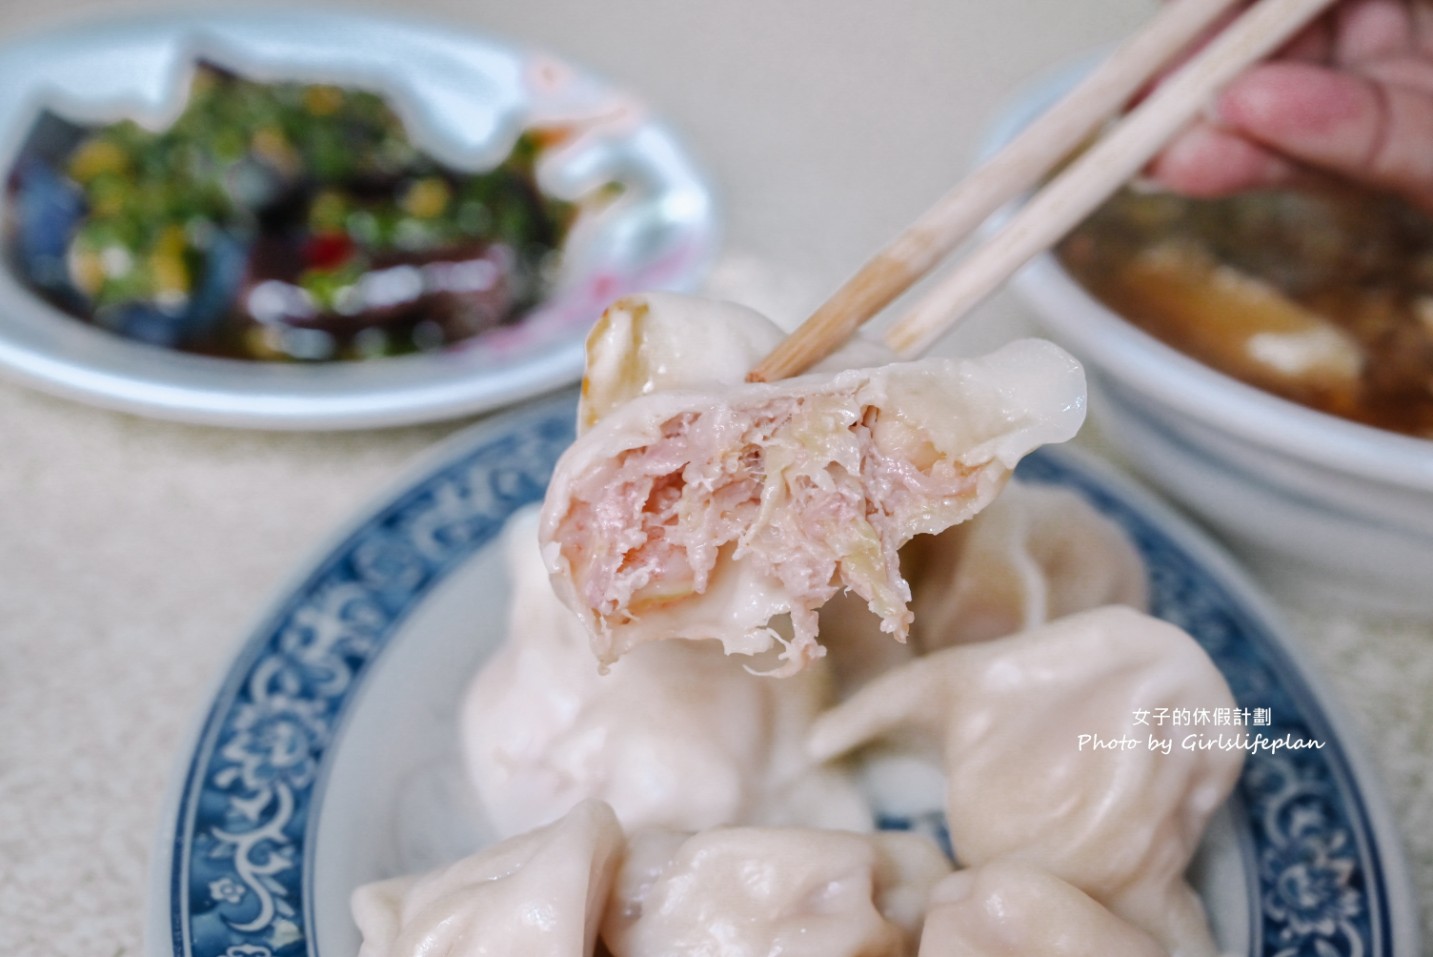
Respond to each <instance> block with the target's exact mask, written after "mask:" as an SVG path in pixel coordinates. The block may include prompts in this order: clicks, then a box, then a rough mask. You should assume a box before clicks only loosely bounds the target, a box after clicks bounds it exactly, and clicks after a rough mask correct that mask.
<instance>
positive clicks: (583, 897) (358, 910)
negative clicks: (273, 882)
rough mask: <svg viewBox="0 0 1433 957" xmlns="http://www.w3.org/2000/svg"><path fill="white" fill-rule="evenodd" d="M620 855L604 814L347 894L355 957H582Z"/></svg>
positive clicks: (603, 810) (591, 806)
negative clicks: (356, 941) (359, 937)
mask: <svg viewBox="0 0 1433 957" xmlns="http://www.w3.org/2000/svg"><path fill="white" fill-rule="evenodd" d="M623 847H624V837H623V834H622V828H621V826H620V825H619V824H618V823H617V818H616V816H615V815H613V813H612V809H611V808H609V807H607V806H606V805H605V804H603V803H601V802H600V801H587V802H584V803H582V804H579V805H578V806H577V807H575V808H573V810H572V812H571V813H570V814H568V815H567V816H566V817H564V818H563V819H562V820H560V821H557V822H556V823H553V824H550V825H548V826H547V827H544V828H540V829H538V830H536V831H532V832H531V833H528V834H523V835H520V836H518V837H513V838H509V839H508V840H506V841H503V842H501V843H500V844H496V845H494V846H492V847H490V848H488V849H486V850H483V851H480V852H478V853H477V854H474V855H472V856H471V857H466V858H463V859H462V860H460V861H457V862H456V863H454V864H450V865H448V866H447V867H444V868H441V869H439V870H436V871H433V872H431V873H428V874H423V875H420V876H409V877H397V878H393V879H391V880H386V881H379V882H377V883H374V884H365V885H363V886H362V887H359V888H358V889H357V890H355V891H354V892H353V898H352V902H351V904H352V910H353V918H354V922H355V923H357V924H358V929H359V931H360V932H361V933H362V934H363V945H362V946H361V947H360V948H359V951H358V955H359V957H495V955H504V957H505V955H509V954H524V955H528V957H549V955H550V957H575V955H578V954H581V955H585V957H591V955H592V953H593V951H594V949H595V946H596V941H597V932H598V928H599V926H600V924H601V921H602V915H603V908H604V907H605V905H606V903H607V900H608V897H609V895H610V892H611V888H612V881H613V878H614V877H615V875H616V872H617V866H618V862H619V860H620V859H621V854H622V850H623Z"/></svg>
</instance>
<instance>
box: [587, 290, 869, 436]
mask: <svg viewBox="0 0 1433 957" xmlns="http://www.w3.org/2000/svg"><path fill="white" fill-rule="evenodd" d="M786 335H787V331H786V330H785V329H782V328H781V326H779V325H777V324H776V323H774V322H772V321H771V320H770V319H768V318H766V317H765V316H763V315H762V314H761V313H759V312H757V311H756V310H754V309H749V308H747V307H746V306H742V305H738V304H737V303H734V302H721V301H716V300H711V299H703V298H700V297H697V296H683V295H678V294H677V293H671V292H646V293H641V294H639V295H634V296H625V297H623V298H622V299H619V300H617V301H616V302H614V303H613V304H612V305H611V306H609V307H608V308H607V311H606V312H604V313H603V314H602V316H601V317H600V318H599V319H598V320H597V322H596V323H595V324H594V325H593V327H592V331H591V332H590V333H588V336H587V364H586V368H585V370H584V373H583V378H582V399H581V401H580V402H579V404H578V407H577V426H578V429H579V430H580V431H585V430H587V429H589V428H591V427H592V426H594V425H596V424H597V421H598V420H599V419H601V418H602V417H603V416H605V415H607V414H608V413H609V412H612V411H613V410H614V409H616V408H618V407H619V406H621V405H622V404H623V403H625V402H627V401H628V400H630V399H635V398H636V397H637V396H639V395H648V394H650V393H652V392H670V391H673V390H691V389H703V390H707V389H713V388H721V387H723V386H731V385H737V384H739V383H742V382H745V381H746V374H747V373H748V372H750V371H751V370H752V368H754V367H755V366H756V364H757V363H758V362H760V361H761V360H762V359H763V358H765V357H766V356H767V354H768V353H770V352H771V350H772V349H775V348H776V347H777V345H778V344H780V342H781V340H782V339H784V338H786ZM895 359H896V355H895V353H894V352H892V351H891V350H890V349H889V348H888V347H886V346H885V345H884V344H883V343H881V342H880V341H879V340H875V339H866V338H864V337H862V336H859V335H858V336H855V337H852V339H851V340H850V341H849V342H847V343H846V344H845V345H844V346H842V347H841V348H840V349H838V350H836V351H835V352H833V353H832V354H831V355H829V356H827V357H826V358H825V359H823V360H821V362H819V363H817V365H816V366H814V367H813V371H817V372H835V371H838V370H841V369H859V368H867V367H870V366H877V365H883V364H885V363H887V362H894V361H895Z"/></svg>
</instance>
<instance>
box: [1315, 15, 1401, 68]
mask: <svg viewBox="0 0 1433 957" xmlns="http://www.w3.org/2000/svg"><path fill="white" fill-rule="evenodd" d="M1333 21H1334V30H1333V33H1334V36H1335V38H1336V39H1335V42H1334V48H1333V51H1332V52H1333V59H1334V62H1336V63H1344V64H1355V63H1365V62H1368V61H1370V60H1378V59H1381V58H1385V57H1391V56H1398V55H1400V54H1405V53H1408V52H1410V50H1412V48H1413V40H1414V38H1413V21H1412V12H1411V10H1410V8H1409V5H1408V4H1407V3H1406V2H1405V0H1344V2H1343V3H1342V4H1340V5H1339V6H1338V7H1337V8H1336V9H1335V10H1334V13H1333Z"/></svg>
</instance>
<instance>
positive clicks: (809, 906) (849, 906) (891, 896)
mask: <svg viewBox="0 0 1433 957" xmlns="http://www.w3.org/2000/svg"><path fill="white" fill-rule="evenodd" d="M949 873H950V862H949V861H948V860H947V859H946V857H945V855H944V854H943V853H941V851H940V850H939V849H937V848H936V846H935V845H934V844H933V843H931V842H930V841H929V840H927V839H926V838H923V837H920V836H918V835H915V834H910V833H900V832H891V831H882V832H879V833H876V834H869V835H865V834H849V833H845V832H842V831H827V830H817V829H812V828H746V827H734V828H716V829H713V830H709V831H703V832H701V833H699V834H695V835H691V836H687V835H683V834H676V833H672V832H660V831H658V832H648V833H644V834H637V835H634V836H633V838H632V840H631V842H630V844H629V849H628V853H627V857H626V859H625V860H624V862H623V864H622V868H621V871H620V872H619V874H618V877H617V882H616V886H615V887H614V890H613V900H612V903H611V905H610V906H609V907H608V913H607V919H606V920H605V921H604V922H603V925H602V942H603V943H604V944H605V945H606V946H607V948H608V949H609V950H610V951H611V952H612V954H613V957H669V955H672V954H720V955H722V957H766V955H769V954H781V955H783V957H903V955H907V954H914V953H915V948H916V946H917V941H918V940H919V937H920V928H921V922H922V921H923V920H924V916H925V907H926V899H927V897H928V895H929V892H930V888H931V887H932V886H933V885H935V883H936V882H937V881H939V880H940V879H941V878H942V877H944V876H945V875H947V874H949Z"/></svg>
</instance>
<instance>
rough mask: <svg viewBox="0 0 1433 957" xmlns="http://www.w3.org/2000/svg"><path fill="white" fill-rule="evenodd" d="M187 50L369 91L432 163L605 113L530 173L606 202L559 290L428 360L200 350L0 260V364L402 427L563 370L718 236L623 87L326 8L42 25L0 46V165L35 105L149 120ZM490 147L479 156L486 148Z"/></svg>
mask: <svg viewBox="0 0 1433 957" xmlns="http://www.w3.org/2000/svg"><path fill="white" fill-rule="evenodd" d="M197 57H203V58H204V59H207V60H211V61H213V62H215V63H217V64H219V65H221V66H225V67H230V68H232V69H235V70H237V71H240V72H242V73H244V74H246V75H248V76H250V77H253V78H255V79H265V80H278V79H294V80H301V81H310V82H314V81H325V82H337V83H340V84H342V83H351V84H353V85H355V86H364V87H367V88H371V89H375V90H377V91H378V92H380V93H382V94H383V95H384V96H385V97H386V98H387V99H388V100H389V101H390V102H391V103H392V104H393V105H394V107H395V109H396V110H397V111H398V113H399V114H400V115H401V116H402V117H403V118H404V120H405V123H406V125H407V126H408V127H409V133H410V136H412V138H413V139H414V141H415V142H416V143H417V145H419V146H420V147H422V148H424V149H425V150H427V151H428V152H430V153H431V154H433V155H435V156H436V157H437V158H439V159H440V160H443V161H445V162H449V163H452V164H453V165H456V166H462V165H464V164H465V163H466V164H468V165H473V164H474V163H479V164H480V163H482V162H494V161H495V160H496V159H500V158H501V155H502V154H501V153H499V154H498V155H496V156H490V155H487V154H491V153H492V152H493V150H494V149H496V148H497V147H498V146H499V145H500V146H501V147H502V148H503V149H504V150H505V149H506V146H507V145H508V144H510V143H511V141H512V138H513V137H514V136H515V135H516V133H517V131H519V130H520V129H521V128H522V127H524V126H527V125H529V124H530V123H532V122H534V121H541V120H547V121H553V120H563V119H569V120H570V119H573V118H582V117H592V116H598V115H604V114H605V115H608V116H610V115H611V114H612V112H613V110H614V108H615V109H619V110H623V111H624V112H623V115H624V121H623V122H620V123H604V124H594V126H593V128H592V129H593V131H592V132H589V133H584V134H583V135H582V136H580V137H578V138H577V140H576V145H575V146H574V147H564V148H563V149H561V150H559V151H558V153H556V154H554V155H553V156H552V157H551V159H552V162H551V164H550V165H549V166H548V167H546V168H544V169H543V171H542V172H541V182H542V185H543V187H544V189H545V191H546V192H549V193H552V194H554V195H557V196H560V197H566V196H570V195H571V196H575V195H577V194H579V193H581V192H583V191H584V190H586V189H590V188H591V187H592V186H593V185H595V184H600V183H602V182H605V181H608V180H614V179H615V180H617V181H619V182H620V183H622V185H623V192H622V194H621V196H620V197H619V198H618V199H617V200H615V201H614V202H612V203H611V204H610V205H608V206H606V207H604V208H603V209H602V210H601V211H599V212H598V213H596V214H594V215H592V216H590V217H589V218H587V219H586V220H585V221H583V222H581V223H580V224H579V225H578V226H577V227H576V228H575V229H574V231H573V233H572V234H571V235H570V236H569V239H568V242H567V244H566V250H565V255H564V257H563V265H562V270H561V275H560V277H559V279H558V281H557V283H556V287H555V290H554V292H553V293H552V294H551V295H550V297H549V298H548V299H547V300H546V301H545V302H544V303H543V304H541V305H540V306H539V307H538V308H537V309H536V310H535V311H534V312H532V313H531V314H529V315H528V316H527V317H526V318H525V319H523V320H522V321H521V322H519V323H517V324H514V325H511V326H504V327H501V328H499V329H496V330H493V331H491V332H489V333H487V334H484V335H481V336H479V337H477V338H475V339H473V340H470V341H468V342H467V343H461V344H459V345H457V346H454V347H450V348H448V349H446V350H444V351H441V352H432V353H424V354H420V355H415V356H403V357H399V358H384V359H376V360H368V361H363V362H332V363H320V364H288V363H268V362H257V361H242V360H226V359H215V358H209V357H205V356H196V355H187V354H183V353H178V352H173V351H169V350H166V349H161V348H156V347H153V346H147V345H144V344H141V343H137V342H133V341H130V340H127V339H124V338H121V337H119V336H116V335H113V334H111V333H108V332H105V331H102V330H100V329H97V328H94V327H91V326H88V325H85V324H83V323H81V322H79V321H77V320H75V319H74V318H72V317H70V316H68V315H65V314H64V313H62V312H60V311H59V310H58V309H56V308H54V307H53V306H51V305H49V304H47V303H45V302H43V301H41V300H40V299H39V298H37V297H36V296H34V295H33V294H32V293H30V292H29V291H28V290H26V289H25V288H24V287H22V285H21V284H20V282H19V281H18V279H17V277H16V276H15V275H14V274H13V273H12V272H11V271H10V270H9V269H5V270H0V370H3V371H4V372H5V373H6V374H8V375H10V376H12V377H15V378H17V379H19V380H20V381H22V382H25V383H27V384H29V385H32V386H34V387H36V388H39V389H42V390H45V391H47V392H51V393H55V394H59V395H63V396H67V397H70V398H73V399H78V400H81V401H85V402H92V403H95V404H98V405H103V406H106V407H109V408H114V409H120V410H123V411H128V412H134V413H138V414H142V415H152V416H158V417H162V418H168V419H177V420H182V421H188V422H200V423H208V424H216V425H234V426H250V427H260V428H272V429H340V428H364V427H372V426H385V425H397V424H404V423H413V422H421V421H430V420H436V419H443V418H450V417H455V416H459V415H463V414H468V413H474V412H480V411H483V410H486V409H491V408H494V407H497V406H501V405H505V404H508V403H511V402H515V401H518V400H520V399H523V398H526V397H529V396H532V395H536V394H539V393H541V392H545V391H549V390H551V389H554V388H557V387H560V386H562V385H565V384H568V383H571V382H574V381H576V379H577V378H578V377H579V376H580V374H581V363H582V355H581V342H582V339H583V337H584V336H585V334H586V330H587V327H588V326H589V324H590V323H591V321H592V320H593V319H594V318H595V317H596V316H597V315H598V313H600V311H601V310H602V308H603V307H604V306H605V305H606V304H607V303H608V302H610V301H611V300H612V299H613V298H615V297H617V296H619V295H622V294H623V293H626V292H630V291H635V290H638V289H654V288H664V289H677V290H684V289H690V288H692V287H694V286H695V285H696V283H697V282H698V281H699V280H700V278H701V276H702V275H703V273H704V272H705V270H706V268H707V266H708V264H709V263H710V261H711V259H712V257H713V255H714V252H715V249H716V243H717V237H716V222H715V214H714V209H713V201H712V197H711V194H710V191H709V189H708V187H707V185H706V183H705V181H704V179H703V177H702V175H701V174H700V172H699V171H698V170H697V169H696V168H695V166H694V164H693V163H692V162H691V160H690V159H689V158H688V157H687V155H686V154H685V153H684V151H683V149H682V148H681V146H680V145H679V144H678V143H677V141H676V140H675V139H674V137H673V135H672V134H671V133H670V132H669V131H668V130H667V129H666V128H665V127H664V126H663V125H662V124H660V123H658V122H656V121H654V120H652V119H651V118H649V117H647V116H646V115H645V114H644V113H643V111H642V110H641V108H640V107H639V106H638V105H637V104H635V103H634V101H632V100H631V99H629V98H627V97H625V96H624V95H623V94H622V93H621V92H620V91H617V90H614V89H613V88H611V87H610V86H608V85H607V84H606V83H604V82H603V81H601V80H599V79H597V78H595V77H593V76H591V75H588V74H586V73H584V72H582V71H581V70H578V69H575V68H572V67H569V66H567V65H565V64H562V63H561V62H560V61H557V60H554V59H553V58H551V57H548V56H545V55H542V54H538V53H534V52H531V51H525V50H522V49H519V48H517V47H514V46H511V45H508V44H505V43H501V42H498V41H494V40H491V39H485V38H481V37H476V36H472V35H468V34H464V33H462V32H457V31H453V30H451V29H443V28H440V27H438V26H426V25H421V24H416V25H415V24H412V23H407V22H403V21H397V20H387V19H383V18H378V17H366V16H355V15H351V14H339V13H324V12H293V13H263V14H252V15H248V14H210V15H197V14H196V15H173V16H158V17H151V18H146V19H139V20H133V21H129V22H121V23H110V24H97V25H93V26H86V27H84V28H80V29H74V30H70V31H64V32H58V33H53V34H48V35H41V36H36V37H32V38H29V39H27V40H24V41H21V42H18V43H16V44H14V45H12V46H10V47H8V48H6V49H4V50H3V51H0V89H4V90H5V91H6V96H5V98H4V100H3V102H0V167H3V168H5V169H9V167H10V164H11V158H12V157H13V156H14V154H15V151H16V150H17V149H18V147H19V145H20V142H21V140H22V138H23V137H24V135H25V134H26V132H27V131H28V130H29V128H30V126H31V124H32V123H33V120H34V118H35V115H36V113H37V111H38V110H40V109H43V108H46V107H49V108H52V109H55V110H57V111H59V112H61V113H62V114H63V115H65V116H66V117H67V118H69V119H72V120H75V121H81V122H108V121H113V120H115V119H118V118H122V117H136V118H140V119H146V118H147V119H149V120H150V121H151V122H160V121H162V119H163V117H165V116H166V115H172V113H173V109H174V107H175V104H176V101H177V98H178V97H180V96H182V94H183V89H184V83H183V82H182V81H183V78H184V76H185V75H186V71H187V70H189V69H190V68H191V67H192V65H193V63H194V61H195V59H196V58H197ZM485 151H486V152H485Z"/></svg>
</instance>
